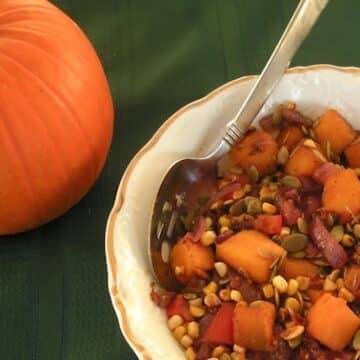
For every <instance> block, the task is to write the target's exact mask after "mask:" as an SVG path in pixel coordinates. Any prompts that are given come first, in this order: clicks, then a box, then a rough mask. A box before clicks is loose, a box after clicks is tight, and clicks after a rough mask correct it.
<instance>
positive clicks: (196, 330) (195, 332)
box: [186, 321, 200, 339]
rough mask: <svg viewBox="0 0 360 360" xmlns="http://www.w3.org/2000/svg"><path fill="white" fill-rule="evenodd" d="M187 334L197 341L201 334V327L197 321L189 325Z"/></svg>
mask: <svg viewBox="0 0 360 360" xmlns="http://www.w3.org/2000/svg"><path fill="white" fill-rule="evenodd" d="M186 328H187V333H188V335H189V336H191V337H192V338H193V339H197V338H198V337H199V334H200V326H199V323H198V322H197V321H191V322H189V323H188V324H187V326H186Z"/></svg>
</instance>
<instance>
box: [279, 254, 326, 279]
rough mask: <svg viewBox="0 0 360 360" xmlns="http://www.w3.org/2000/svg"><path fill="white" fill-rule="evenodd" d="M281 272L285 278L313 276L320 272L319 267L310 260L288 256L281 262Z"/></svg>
mask: <svg viewBox="0 0 360 360" xmlns="http://www.w3.org/2000/svg"><path fill="white" fill-rule="evenodd" d="M280 274H281V275H282V276H283V277H284V278H285V279H295V278H296V277H297V276H306V277H309V278H313V277H315V276H316V275H318V274H319V269H318V267H317V266H316V265H315V264H313V263H312V262H310V261H308V260H304V259H291V258H286V259H284V261H283V263H282V264H281V267H280Z"/></svg>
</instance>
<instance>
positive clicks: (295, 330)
mask: <svg viewBox="0 0 360 360" xmlns="http://www.w3.org/2000/svg"><path fill="white" fill-rule="evenodd" d="M304 330H305V328H304V326H302V325H295V326H292V327H289V328H287V329H285V330H284V331H283V332H281V334H280V336H281V337H282V338H283V339H284V340H292V339H295V338H297V337H298V336H301V335H302V334H303V332H304Z"/></svg>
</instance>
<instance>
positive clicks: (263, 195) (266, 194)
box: [259, 184, 276, 202]
mask: <svg viewBox="0 0 360 360" xmlns="http://www.w3.org/2000/svg"><path fill="white" fill-rule="evenodd" d="M275 193H276V190H271V189H270V187H269V186H268V185H267V184H266V185H265V186H263V187H262V188H261V189H260V192H259V197H260V200H261V201H269V202H270V201H273V200H274V199H275Z"/></svg>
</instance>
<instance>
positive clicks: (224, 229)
mask: <svg viewBox="0 0 360 360" xmlns="http://www.w3.org/2000/svg"><path fill="white" fill-rule="evenodd" d="M229 230H230V228H229V227H227V226H222V227H221V228H220V234H224V233H226V232H228V231H229Z"/></svg>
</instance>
